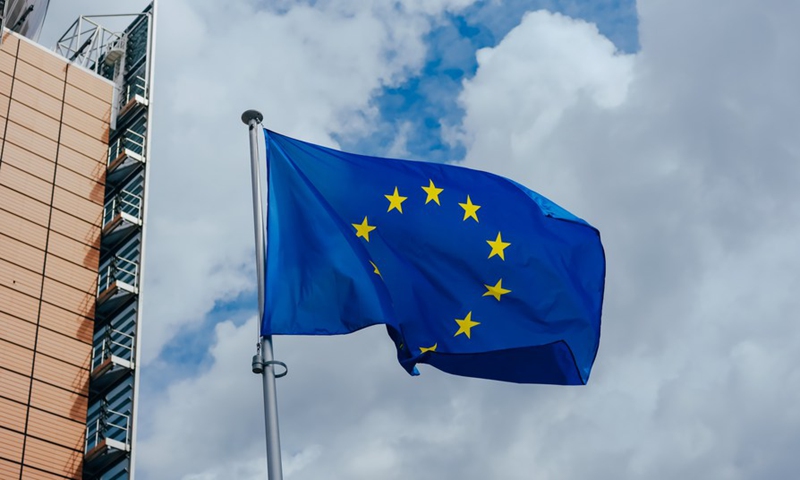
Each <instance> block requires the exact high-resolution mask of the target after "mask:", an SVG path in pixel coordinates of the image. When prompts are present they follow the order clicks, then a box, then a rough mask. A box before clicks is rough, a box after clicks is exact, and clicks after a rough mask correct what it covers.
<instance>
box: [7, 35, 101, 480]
mask: <svg viewBox="0 0 800 480" xmlns="http://www.w3.org/2000/svg"><path fill="white" fill-rule="evenodd" d="M112 88H113V87H112V84H111V83H110V82H108V81H106V80H104V79H102V78H100V77H99V76H96V75H94V74H92V73H90V72H87V71H86V70H83V69H81V68H80V67H77V66H74V65H71V64H68V62H67V61H66V60H65V59H62V58H61V57H59V56H56V55H55V54H54V53H51V52H49V51H46V50H44V49H42V48H41V47H39V46H37V45H35V44H33V43H31V42H29V41H27V40H25V39H22V38H20V37H18V36H16V35H14V34H9V33H7V32H6V33H5V34H4V36H3V42H2V45H1V46H0V479H6V478H8V479H11V478H14V479H18V478H24V479H39V478H41V479H58V478H80V477H81V473H82V462H83V452H84V436H85V431H86V427H85V421H86V410H87V398H88V393H89V392H88V388H89V368H90V365H89V363H90V358H91V350H92V328H93V319H94V310H95V298H96V288H97V269H98V261H99V255H100V228H101V221H102V213H103V192H104V187H105V184H104V180H105V179H104V175H105V171H106V169H105V165H106V161H107V142H108V134H109V119H110V116H111V100H112Z"/></svg>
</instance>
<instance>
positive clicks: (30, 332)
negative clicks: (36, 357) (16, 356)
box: [0, 312, 36, 350]
mask: <svg viewBox="0 0 800 480" xmlns="http://www.w3.org/2000/svg"><path fill="white" fill-rule="evenodd" d="M0 339H2V340H5V341H7V342H10V343H14V344H16V345H19V346H20V347H25V348H29V349H31V350H33V347H34V345H35V343H36V324H35V323H31V322H26V321H25V320H22V319H19V318H16V317H12V316H11V315H7V314H5V313H3V312H0Z"/></svg>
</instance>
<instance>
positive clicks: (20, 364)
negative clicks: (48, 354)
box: [0, 339, 33, 375]
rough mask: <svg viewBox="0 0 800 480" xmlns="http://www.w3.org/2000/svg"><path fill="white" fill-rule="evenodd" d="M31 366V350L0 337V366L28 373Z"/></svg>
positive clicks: (20, 372) (24, 373)
mask: <svg viewBox="0 0 800 480" xmlns="http://www.w3.org/2000/svg"><path fill="white" fill-rule="evenodd" d="M32 366H33V350H30V349H27V348H24V347H20V346H19V345H16V344H13V343H9V342H6V341H5V340H2V339H0V368H5V369H6V370H11V371H12V372H15V373H19V374H20V375H30V374H31V367H32Z"/></svg>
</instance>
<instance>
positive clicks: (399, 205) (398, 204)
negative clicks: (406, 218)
mask: <svg viewBox="0 0 800 480" xmlns="http://www.w3.org/2000/svg"><path fill="white" fill-rule="evenodd" d="M384 197H386V199H387V200H389V210H386V211H387V212H391V211H392V210H394V209H397V211H398V212H400V213H403V202H405V201H406V200H407V199H408V197H401V196H400V194H399V193H397V187H394V193H393V194H391V195H384Z"/></svg>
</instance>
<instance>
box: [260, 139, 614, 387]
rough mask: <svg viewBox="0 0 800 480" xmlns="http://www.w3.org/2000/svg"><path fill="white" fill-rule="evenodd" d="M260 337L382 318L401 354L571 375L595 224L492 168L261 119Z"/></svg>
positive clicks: (407, 364) (406, 359)
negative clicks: (341, 142)
mask: <svg viewBox="0 0 800 480" xmlns="http://www.w3.org/2000/svg"><path fill="white" fill-rule="evenodd" d="M266 144H267V158H268V176H269V206H268V219H267V268H266V277H267V278H266V306H265V312H264V318H263V321H262V327H261V328H262V334H263V335H336V334H345V333H350V332H354V331H356V330H359V329H361V328H364V327H367V326H370V325H375V324H384V325H386V327H387V330H388V332H389V336H390V337H391V339H392V341H393V342H394V344H395V346H396V348H397V357H398V360H399V362H400V364H401V365H402V366H403V367H404V368H405V369H406V370H407V371H408V372H409V373H411V374H414V375H416V374H417V369H416V364H418V363H425V364H429V365H432V366H434V367H436V368H438V369H440V370H443V371H445V372H449V373H452V374H456V375H464V376H468V377H480V378H488V379H494V380H503V381H510V382H519V383H548V384H560V385H581V384H585V383H586V381H587V380H588V378H589V373H590V371H591V367H592V363H593V362H594V358H595V355H596V354H597V348H598V344H599V339H600V314H601V309H602V302H603V288H604V281H605V258H604V254H603V247H602V244H601V243H600V235H599V233H598V231H597V230H596V229H595V228H593V227H592V226H590V225H589V224H588V223H586V222H584V221H583V220H581V219H580V218H577V217H575V216H574V215H572V214H571V213H569V212H567V211H566V210H564V209H563V208H561V207H559V206H558V205H556V204H554V203H553V202H551V201H549V200H548V199H546V198H544V197H542V196H541V195H538V194H536V193H534V192H532V191H530V190H528V189H526V188H525V187H523V186H521V185H519V184H517V183H515V182H512V181H511V180H508V179H506V178H503V177H499V176H497V175H493V174H490V173H485V172H480V171H476V170H470V169H467V168H462V167H457V166H452V165H443V164H434V163H424V162H414V161H407V160H393V159H385V158H376V157H368V156H362V155H354V154H351V153H344V152H339V151H336V150H331V149H329V148H325V147H321V146H318V145H312V144H309V143H305V142H301V141H298V140H294V139H291V138H288V137H285V136H282V135H279V134H277V133H274V132H270V131H266Z"/></svg>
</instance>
